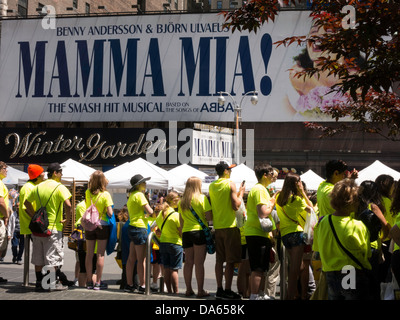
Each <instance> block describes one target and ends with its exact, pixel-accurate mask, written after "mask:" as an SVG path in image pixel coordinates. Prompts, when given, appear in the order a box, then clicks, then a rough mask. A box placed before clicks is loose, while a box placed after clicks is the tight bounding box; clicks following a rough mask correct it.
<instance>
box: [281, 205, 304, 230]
mask: <svg viewBox="0 0 400 320" xmlns="http://www.w3.org/2000/svg"><path fill="white" fill-rule="evenodd" d="M281 208H282V211H283V214H284V215H285V216H286V218H288V219H289V220H291V221H293V222H294V223H296V224H298V225H299V226H300V223H299V222H298V221H296V220H293V219H292V218H290V217H289V216H288V215H287V214H286V212H285V209H283V207H281Z"/></svg>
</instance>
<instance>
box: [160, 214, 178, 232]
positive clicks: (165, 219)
mask: <svg viewBox="0 0 400 320" xmlns="http://www.w3.org/2000/svg"><path fill="white" fill-rule="evenodd" d="M174 212H175V211H172V212H171V213H170V214H169V215H167V217H166V218H165V220H164V222H163V224H162V226H161V230H162V228H163V227H164V224H165V222H166V221H167V219H168V218H169V216H170V215H171V214H173V213H174Z"/></svg>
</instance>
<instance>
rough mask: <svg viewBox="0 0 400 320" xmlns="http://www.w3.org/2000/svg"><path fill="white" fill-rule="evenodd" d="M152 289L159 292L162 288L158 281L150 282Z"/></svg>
mask: <svg viewBox="0 0 400 320" xmlns="http://www.w3.org/2000/svg"><path fill="white" fill-rule="evenodd" d="M150 290H151V291H153V292H158V290H160V287H159V286H158V283H157V282H152V283H151V284H150Z"/></svg>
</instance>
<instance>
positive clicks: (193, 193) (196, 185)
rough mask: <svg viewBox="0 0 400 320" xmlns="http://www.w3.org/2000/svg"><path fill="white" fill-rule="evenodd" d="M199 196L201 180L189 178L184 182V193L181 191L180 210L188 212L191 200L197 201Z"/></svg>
mask: <svg viewBox="0 0 400 320" xmlns="http://www.w3.org/2000/svg"><path fill="white" fill-rule="evenodd" d="M200 195H201V179H200V178H197V177H190V178H189V179H188V180H187V181H186V187H185V191H183V196H182V201H181V209H182V210H189V209H190V207H191V206H192V205H191V202H192V200H194V201H195V202H198V201H199V198H200Z"/></svg>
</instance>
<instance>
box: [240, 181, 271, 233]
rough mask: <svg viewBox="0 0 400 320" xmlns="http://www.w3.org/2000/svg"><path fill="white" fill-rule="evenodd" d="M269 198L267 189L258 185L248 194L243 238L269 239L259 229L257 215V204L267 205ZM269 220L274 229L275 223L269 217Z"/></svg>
mask: <svg viewBox="0 0 400 320" xmlns="http://www.w3.org/2000/svg"><path fill="white" fill-rule="evenodd" d="M270 199H271V197H270V195H269V193H268V191H267V189H266V188H265V187H264V186H263V185H262V184H260V183H257V184H256V185H255V186H254V187H253V188H252V189H251V190H250V192H249V195H248V197H247V206H246V208H247V220H246V223H245V225H244V235H245V236H259V237H264V238H269V234H268V233H267V232H265V231H263V230H262V229H261V225H260V220H259V217H258V213H257V206H258V205H259V204H265V205H268V203H269V201H270ZM269 219H270V220H271V221H272V223H273V225H274V229H275V223H274V220H273V219H272V217H271V215H270V216H269Z"/></svg>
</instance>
